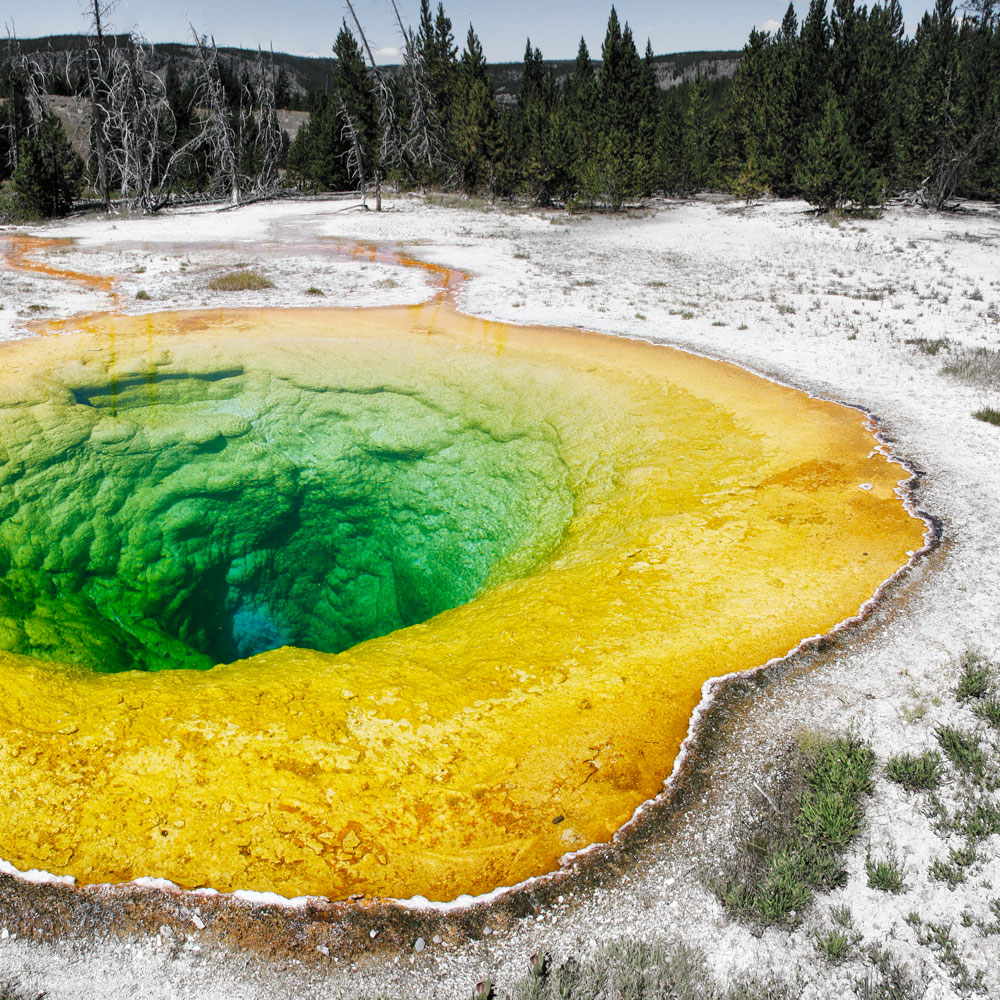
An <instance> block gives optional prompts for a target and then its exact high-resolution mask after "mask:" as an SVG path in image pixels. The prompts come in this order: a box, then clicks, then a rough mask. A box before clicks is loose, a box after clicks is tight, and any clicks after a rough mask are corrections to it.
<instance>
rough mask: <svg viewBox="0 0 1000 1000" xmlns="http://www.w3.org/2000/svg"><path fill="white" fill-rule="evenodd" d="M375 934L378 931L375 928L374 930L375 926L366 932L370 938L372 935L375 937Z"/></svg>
mask: <svg viewBox="0 0 1000 1000" xmlns="http://www.w3.org/2000/svg"><path fill="white" fill-rule="evenodd" d="M376 934H378V931H377V930H375V928H374V927H373V928H372V929H371V930H370V931H369V932H368V936H369V937H370V938H373V937H375V935H376Z"/></svg>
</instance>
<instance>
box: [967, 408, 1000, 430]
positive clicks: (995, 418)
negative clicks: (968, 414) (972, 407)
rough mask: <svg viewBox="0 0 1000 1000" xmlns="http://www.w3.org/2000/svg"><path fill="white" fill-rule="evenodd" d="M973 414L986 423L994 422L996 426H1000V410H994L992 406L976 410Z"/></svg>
mask: <svg viewBox="0 0 1000 1000" xmlns="http://www.w3.org/2000/svg"><path fill="white" fill-rule="evenodd" d="M972 415H973V416H974V417H975V418H976V420H982V421H983V422H984V423H987V424H993V426H994V427H1000V410H994V409H993V408H992V407H991V406H984V407H983V408H982V409H981V410H976V412H975V413H973V414H972Z"/></svg>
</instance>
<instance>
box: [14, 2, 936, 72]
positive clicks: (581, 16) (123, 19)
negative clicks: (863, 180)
mask: <svg viewBox="0 0 1000 1000" xmlns="http://www.w3.org/2000/svg"><path fill="white" fill-rule="evenodd" d="M352 2H353V3H354V6H355V10H357V12H358V16H359V17H360V18H361V20H362V23H363V24H364V25H365V30H366V32H367V33H368V34H369V38H370V40H371V42H372V43H373V45H374V46H375V47H377V48H381V49H384V50H386V51H385V58H386V60H387V61H389V60H391V50H393V49H395V48H396V47H397V46H398V45H399V31H398V29H397V28H396V27H395V20H394V18H393V14H392V6H391V4H390V2H389V0H352ZM397 3H398V5H399V9H400V13H401V14H402V15H403V18H404V20H410V21H415V20H416V17H417V12H418V10H419V0H397ZM85 5H86V0H34V2H22V0H18V2H17V3H16V4H15V3H14V0H7V4H6V6H7V11H6V13H4V14H3V20H4V22H5V24H6V25H7V26H10V25H11V24H13V25H14V27H15V28H16V30H17V34H19V35H21V36H22V37H24V38H30V37H35V36H38V35H50V34H72V33H76V32H82V31H84V30H85V29H86V25H87V20H86V18H85V17H84V16H83V15H82V11H83V9H84V7H85ZM902 5H903V11H904V14H905V17H906V23H907V29H908V30H909V31H910V32H911V33H912V30H913V27H914V26H915V24H916V22H917V21H918V20H919V18H920V17H921V15H922V14H923V12H924V11H925V10H926V9H927V7H928V6H929V5H928V4H927V3H925V2H920V0H902ZM432 7H434V8H436V7H437V0H433V3H432ZM615 7H616V9H617V11H618V16H619V18H620V19H621V20H622V21H628V22H629V24H630V25H631V26H632V31H633V33H634V34H635V36H636V41H637V44H638V45H639V47H640V49H642V48H644V47H645V44H646V38H647V37H649V38H650V39H651V40H652V43H653V51H654V52H656V53H664V52H685V51H691V50H693V49H738V48H742V46H743V44H744V42H745V41H746V38H747V35H748V34H749V33H750V29H751V28H752V27H754V26H755V25H758V26H759V25H765V24H767V22H776V21H780V19H781V17H782V15H783V14H784V12H785V9H786V7H787V0H784V2H782V0H706V2H703V3H700V4H691V3H690V2H680V0H623V2H621V3H616V4H615ZM610 9H611V3H610V0H548V2H546V0H541V2H539V0H499V2H497V0H492V2H489V3H484V2H478V3H475V2H473V3H468V2H465V3H463V2H458V0H450V2H449V0H446V2H445V12H446V13H447V14H448V16H449V17H450V18H451V20H452V24H453V26H454V31H455V38H456V40H457V41H458V42H459V45H460V46H461V43H462V42H463V41H464V39H465V33H466V31H467V30H468V25H469V21H470V20H471V21H472V23H473V24H474V25H475V28H476V33H477V34H478V35H479V37H480V39H481V41H482V43H483V48H484V50H485V53H486V58H487V59H488V60H490V61H491V62H503V61H511V60H517V59H520V58H521V56H522V55H523V53H524V42H525V37H526V35H530V36H531V41H532V44H533V45H536V46H538V47H539V48H541V50H542V54H543V55H544V56H545V57H546V58H549V59H570V58H572V57H573V56H575V55H576V48H577V44H578V43H579V40H580V36H581V35H583V36H584V37H585V38H586V39H587V45H588V46H589V47H590V51H591V54H592V55H595V56H598V55H600V48H601V41H602V39H603V38H604V30H605V28H606V26H607V20H608V12H609V11H610ZM795 9H796V12H797V13H798V15H799V17H800V18H801V17H802V16H803V15H804V14H805V12H806V10H807V9H808V0H801V2H799V3H796V4H795ZM0 11H3V7H2V6H0ZM185 15H187V16H189V17H190V19H191V21H192V22H193V24H194V26H195V28H197V29H198V31H199V32H202V33H205V34H214V35H215V40H216V42H217V43H218V44H219V45H234V46H245V47H247V48H256V47H257V46H258V45H260V46H261V47H262V48H266V47H267V46H268V45H269V44H273V46H274V49H275V51H278V52H292V53H295V54H298V55H323V56H326V55H329V54H330V47H331V45H332V44H333V40H334V38H335V37H336V34H337V29H338V28H339V26H340V21H341V19H342V18H343V17H344V16H345V15H347V5H346V4H345V3H343V2H342V0H341V2H338V0H326V2H317V0H239V2H233V0H121V2H120V4H119V6H118V8H117V10H115V11H114V13H113V14H112V16H111V20H112V22H113V24H114V26H115V28H117V30H119V31H128V30H130V29H131V28H133V27H134V26H135V25H138V26H139V27H140V28H141V29H142V31H143V33H144V34H145V35H146V36H147V37H148V38H149V39H151V40H152V41H153V42H175V41H185V40H187V38H188V29H187V22H186V20H185Z"/></svg>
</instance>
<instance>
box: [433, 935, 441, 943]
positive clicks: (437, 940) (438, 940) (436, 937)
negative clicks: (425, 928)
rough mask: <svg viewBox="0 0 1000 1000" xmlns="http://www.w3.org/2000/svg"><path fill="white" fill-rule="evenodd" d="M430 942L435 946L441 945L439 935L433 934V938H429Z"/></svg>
mask: <svg viewBox="0 0 1000 1000" xmlns="http://www.w3.org/2000/svg"><path fill="white" fill-rule="evenodd" d="M431 940H432V941H433V942H434V943H435V944H440V943H441V935H440V934H435V935H434V937H432V938H431Z"/></svg>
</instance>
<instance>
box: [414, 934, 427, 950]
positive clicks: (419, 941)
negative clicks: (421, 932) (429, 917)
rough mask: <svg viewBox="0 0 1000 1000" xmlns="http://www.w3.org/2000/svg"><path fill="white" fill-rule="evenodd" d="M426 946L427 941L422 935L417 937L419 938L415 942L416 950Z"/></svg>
mask: <svg viewBox="0 0 1000 1000" xmlns="http://www.w3.org/2000/svg"><path fill="white" fill-rule="evenodd" d="M424 947H425V942H424V939H423V938H422V937H420V938H417V940H416V941H414V942H413V950H414V951H423V950H424Z"/></svg>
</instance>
